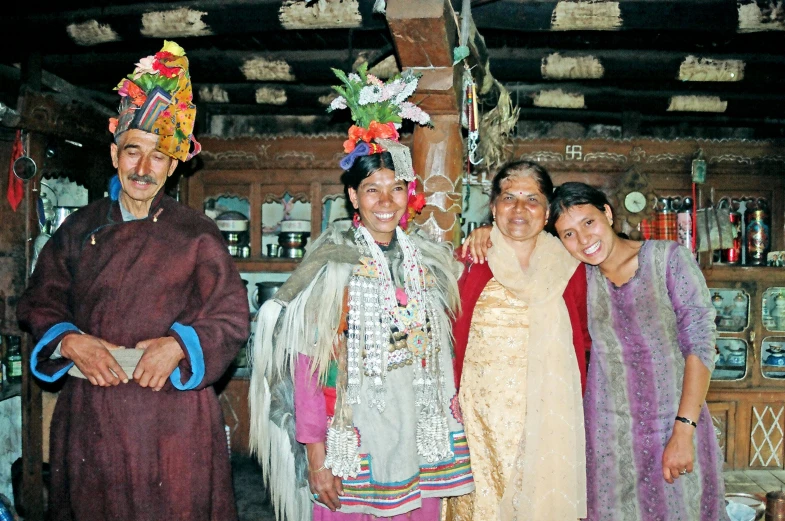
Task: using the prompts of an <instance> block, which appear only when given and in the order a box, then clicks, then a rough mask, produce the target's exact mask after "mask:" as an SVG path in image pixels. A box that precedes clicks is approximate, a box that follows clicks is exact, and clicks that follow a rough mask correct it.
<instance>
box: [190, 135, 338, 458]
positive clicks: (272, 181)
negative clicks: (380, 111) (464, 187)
mask: <svg viewBox="0 0 785 521" xmlns="http://www.w3.org/2000/svg"><path fill="white" fill-rule="evenodd" d="M201 142H202V146H203V147H204V150H205V152H203V153H202V156H204V157H203V158H202V161H203V164H202V168H201V169H200V170H198V171H197V172H195V173H194V174H193V175H191V176H189V177H188V178H186V179H184V180H183V181H181V185H180V189H181V194H182V200H183V201H184V202H186V204H188V205H189V206H191V207H192V208H195V209H197V210H200V211H203V210H204V207H205V203H206V202H207V201H209V200H216V199H218V198H219V197H230V198H233V197H236V198H238V199H240V200H242V201H244V202H247V208H248V211H247V217H248V220H249V242H250V257H248V258H244V259H236V264H237V268H238V269H239V271H240V272H241V273H246V274H247V273H267V274H269V273H278V274H280V273H290V272H292V271H294V270H295V269H297V266H298V265H299V262H300V261H299V259H287V258H277V257H270V256H267V255H265V253H266V250H265V249H264V248H263V246H264V242H263V239H264V237H265V234H264V233H263V232H264V230H269V229H271V228H273V227H274V225H275V224H276V223H275V222H266V221H265V216H264V212H263V208H264V205H265V204H268V203H275V202H278V203H280V202H281V201H283V200H284V198H287V200H294V201H300V202H303V203H307V204H310V221H311V231H310V233H311V240H313V239H315V238H316V237H318V236H319V234H320V233H321V232H322V227H323V225H324V223H325V222H326V220H327V219H326V215H325V213H326V212H325V209H326V207H327V206H328V205H327V203H328V201H330V200H335V199H336V198H340V197H341V196H343V193H344V192H343V184H342V183H341V181H340V175H341V173H342V170H341V169H340V168H339V167H338V161H339V160H340V158H341V157H342V156H343V146H342V142H343V141H342V138H341V137H340V136H330V137H289V138H247V139H231V140H224V139H218V138H209V137H208V138H203V139H201ZM267 240H268V241H269V240H270V237H269V235H268V238H267ZM252 327H253V324H252ZM231 371H233V373H232V374H231V375H227V377H226V378H225V380H224V381H223V382H221V383H220V384H219V385H218V386H216V389H217V391H219V395H218V396H219V401H220V403H221V407H222V409H223V414H224V421H225V422H226V424H227V426H228V427H229V434H230V438H231V447H232V450H233V451H235V452H240V453H248V451H249V449H248V439H249V428H250V423H249V411H248V387H249V380H248V370H247V369H245V368H235V369H231Z"/></svg>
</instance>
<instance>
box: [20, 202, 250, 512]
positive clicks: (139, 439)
mask: <svg viewBox="0 0 785 521" xmlns="http://www.w3.org/2000/svg"><path fill="white" fill-rule="evenodd" d="M162 192H163V191H162ZM17 312H18V316H19V318H20V321H21V322H22V323H23V324H24V325H25V326H27V328H28V329H29V330H30V331H31V332H32V334H33V335H34V336H35V338H36V340H37V341H38V342H39V344H38V345H37V346H36V348H35V349H34V352H33V356H32V357H31V361H30V362H31V366H32V369H33V373H34V374H35V375H36V377H38V378H40V379H42V380H44V381H53V380H54V379H57V378H59V377H61V376H63V375H64V374H65V372H66V371H67V369H68V367H69V366H70V364H71V362H70V361H69V360H66V359H62V358H60V359H53V358H50V357H51V356H52V354H53V352H54V351H55V348H56V347H57V345H58V342H59V341H60V340H61V339H62V337H63V336H65V335H66V334H68V333H70V332H74V331H77V332H78V331H79V330H80V331H82V332H84V333H88V334H91V335H94V336H96V337H98V338H101V339H104V340H107V341H109V342H112V343H114V344H116V345H119V346H124V347H126V348H133V347H134V346H135V345H136V343H137V342H139V341H141V340H146V339H151V338H158V337H165V336H172V337H174V338H175V339H176V340H177V341H178V342H179V343H180V345H181V347H182V348H183V351H184V352H185V354H186V358H185V359H184V360H183V361H181V362H180V364H179V367H178V368H177V369H175V373H174V374H173V375H172V378H171V379H170V381H167V383H166V385H165V386H164V388H163V389H162V390H161V391H159V392H155V391H153V390H151V389H150V388H142V387H140V386H139V385H137V384H136V383H135V382H134V381H133V380H131V381H130V382H129V383H127V384H122V383H121V384H120V385H118V386H115V387H107V388H103V387H97V386H93V385H91V384H90V382H89V381H87V380H84V379H80V378H75V377H70V376H69V377H68V380H67V381H66V382H65V385H64V387H63V389H62V391H61V392H60V396H59V398H58V400H57V406H56V408H55V412H54V416H53V418H52V429H51V456H50V463H51V473H52V475H51V491H50V496H49V508H50V518H51V519H53V520H57V521H70V520H76V521H106V520H134V521H142V520H144V521H172V520H183V521H185V520H188V521H198V520H205V521H232V520H235V519H237V514H236V509H235V504H234V495H233V493H232V481H231V468H230V464H229V458H228V451H227V444H226V435H225V431H224V421H223V416H222V413H221V408H220V405H219V403H218V399H217V397H216V394H215V391H214V390H213V388H212V384H213V383H215V381H216V380H218V378H219V377H220V376H221V375H222V374H223V373H224V372H225V371H226V369H227V367H228V366H229V364H230V362H231V361H232V359H233V358H234V357H235V355H236V354H237V351H238V349H239V348H240V347H241V346H242V344H243V343H244V342H245V341H246V339H247V336H248V327H249V324H248V304H247V296H246V292H245V289H244V287H243V284H242V281H241V279H240V276H239V274H238V272H237V269H236V267H235V265H234V263H233V261H232V259H231V257H230V256H229V255H228V252H227V248H226V245H225V243H224V242H223V239H222V237H221V235H220V232H219V231H218V229H217V227H216V226H215V224H214V223H213V222H212V221H210V220H209V219H208V218H207V217H206V216H204V215H203V214H201V213H199V212H197V211H195V210H193V209H190V208H188V207H186V206H184V205H181V204H179V203H177V202H176V201H174V200H173V199H171V198H170V197H167V196H163V194H162V193H160V194H159V195H158V196H157V197H156V199H155V201H154V202H153V205H152V207H151V210H150V214H149V216H148V217H147V218H145V219H141V220H136V221H127V222H123V219H122V215H121V212H120V208H119V204H118V202H117V201H112V200H110V199H109V198H105V199H101V200H99V201H96V202H94V203H92V204H90V205H88V206H86V207H85V208H83V209H81V210H79V211H78V212H76V213H74V214H73V215H71V216H69V217H68V219H67V220H66V221H65V222H64V223H63V225H62V226H61V227H60V229H59V230H58V231H57V233H55V235H54V236H53V237H52V238H51V239H50V240H49V242H48V243H47V245H46V246H45V247H44V249H43V250H42V252H41V254H40V256H39V259H38V264H37V266H36V269H35V272H34V273H33V275H32V278H31V280H30V285H29V287H28V289H27V290H26V292H25V294H24V295H23V296H22V299H21V300H20V302H19V306H18V310H17ZM128 376H129V378H131V377H132V375H131V374H129V375H128ZM173 382H174V383H175V384H177V386H179V387H180V388H182V389H185V390H178V389H176V388H175V385H173Z"/></svg>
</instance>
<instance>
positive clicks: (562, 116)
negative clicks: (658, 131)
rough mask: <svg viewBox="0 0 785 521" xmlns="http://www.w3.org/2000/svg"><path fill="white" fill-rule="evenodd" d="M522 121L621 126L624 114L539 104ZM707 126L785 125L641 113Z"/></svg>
mask: <svg viewBox="0 0 785 521" xmlns="http://www.w3.org/2000/svg"><path fill="white" fill-rule="evenodd" d="M519 121H565V122H568V121H573V122H577V123H589V124H591V123H599V124H610V125H621V124H622V122H623V113H622V112H617V111H600V110H566V109H542V108H537V107H523V108H521V115H520V118H519ZM685 123H686V124H689V125H695V126H707V127H716V126H719V127H775V128H779V129H780V130H781V129H782V128H783V126H785V117H782V118H750V117H731V116H721V115H716V114H703V113H693V114H690V113H683V112H668V113H663V114H640V124H641V126H645V125H655V124H656V125H662V126H667V125H674V126H677V125H683V124H685Z"/></svg>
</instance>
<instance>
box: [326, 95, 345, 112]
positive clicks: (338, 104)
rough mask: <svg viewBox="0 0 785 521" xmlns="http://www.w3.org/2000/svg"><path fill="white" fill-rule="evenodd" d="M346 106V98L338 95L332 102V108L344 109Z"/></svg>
mask: <svg viewBox="0 0 785 521" xmlns="http://www.w3.org/2000/svg"><path fill="white" fill-rule="evenodd" d="M345 108H346V98H344V97H343V96H338V97H337V98H335V99H334V100H332V101H331V102H330V110H342V109H345Z"/></svg>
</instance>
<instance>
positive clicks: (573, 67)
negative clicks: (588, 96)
mask: <svg viewBox="0 0 785 521" xmlns="http://www.w3.org/2000/svg"><path fill="white" fill-rule="evenodd" d="M488 53H489V56H490V60H491V70H492V71H493V74H494V76H495V77H496V78H498V79H499V80H500V81H543V80H548V79H556V80H562V79H566V80H570V79H572V80H582V79H596V80H608V81H618V80H633V81H648V82H655V81H656V82H660V81H678V80H679V79H680V77H681V78H684V79H690V78H691V79H695V80H697V79H715V80H725V81H718V82H717V83H723V84H725V85H729V86H730V85H731V84H734V83H735V84H737V85H739V86H740V87H742V88H744V89H748V88H753V89H758V88H761V87H762V86H764V85H767V84H769V85H771V84H776V85H783V84H785V74H782V73H780V71H782V70H784V69H785V56H784V55H782V54H773V53H772V54H765V53H763V52H759V53H754V54H753V53H751V54H743V55H739V54H711V53H700V54H696V53H687V52H669V51H656V50H639V49H617V50H607V49H598V50H592V51H583V50H556V49H547V48H540V49H521V48H503V49H498V48H496V49H489V50H488ZM739 69H740V73H739ZM731 75H733V77H731ZM691 83H711V82H709V81H703V82H699V81H694V82H691ZM779 88H781V87H779ZM779 88H778V89H779Z"/></svg>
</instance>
